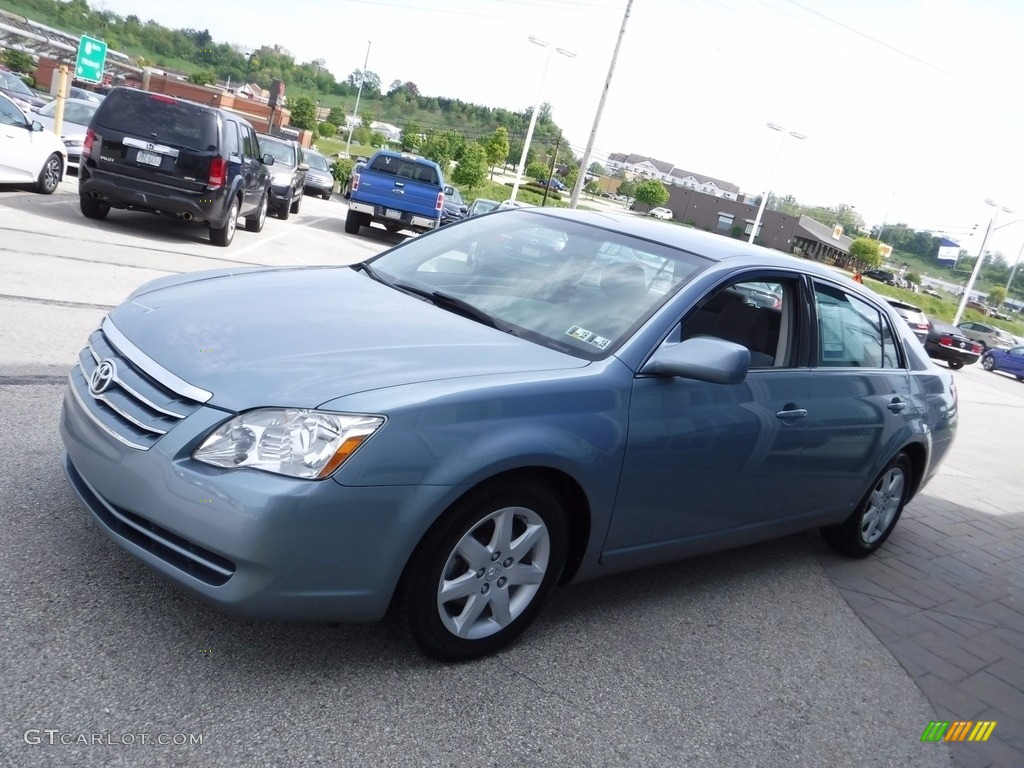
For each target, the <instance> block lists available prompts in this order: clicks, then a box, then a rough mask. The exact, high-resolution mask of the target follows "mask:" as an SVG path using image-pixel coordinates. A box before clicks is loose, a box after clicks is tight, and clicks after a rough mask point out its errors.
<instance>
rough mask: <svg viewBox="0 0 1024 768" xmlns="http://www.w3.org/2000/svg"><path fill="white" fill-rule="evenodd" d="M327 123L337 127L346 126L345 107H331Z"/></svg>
mask: <svg viewBox="0 0 1024 768" xmlns="http://www.w3.org/2000/svg"><path fill="white" fill-rule="evenodd" d="M327 122H328V123H334V124H335V125H345V110H344V108H343V107H331V111H330V112H328V113H327Z"/></svg>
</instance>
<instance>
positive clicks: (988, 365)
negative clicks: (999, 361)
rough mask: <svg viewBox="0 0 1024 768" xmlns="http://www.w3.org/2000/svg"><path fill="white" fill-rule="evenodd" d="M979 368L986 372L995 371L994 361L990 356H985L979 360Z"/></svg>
mask: <svg viewBox="0 0 1024 768" xmlns="http://www.w3.org/2000/svg"><path fill="white" fill-rule="evenodd" d="M981 367H982V368H984V369H985V370H986V371H994V370H995V369H996V359H995V358H994V357H992V355H985V356H984V357H983V358H981Z"/></svg>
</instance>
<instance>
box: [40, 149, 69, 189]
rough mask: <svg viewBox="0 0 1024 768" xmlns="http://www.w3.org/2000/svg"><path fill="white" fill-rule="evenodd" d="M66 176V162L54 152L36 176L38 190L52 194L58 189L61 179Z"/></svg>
mask: <svg viewBox="0 0 1024 768" xmlns="http://www.w3.org/2000/svg"><path fill="white" fill-rule="evenodd" d="M62 178H64V163H63V162H62V161H61V159H60V155H58V154H57V153H56V152H54V153H53V154H52V155H50V156H49V157H48V158H46V162H45V163H43V167H42V170H40V171H39V176H38V177H37V178H36V192H39V193H40V194H43V195H52V194H53V193H54V192H56V191H57V187H58V185H60V180H61V179H62Z"/></svg>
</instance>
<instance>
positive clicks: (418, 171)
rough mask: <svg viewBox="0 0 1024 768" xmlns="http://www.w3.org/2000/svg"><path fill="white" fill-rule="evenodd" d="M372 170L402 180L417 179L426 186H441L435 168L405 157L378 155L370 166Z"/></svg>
mask: <svg viewBox="0 0 1024 768" xmlns="http://www.w3.org/2000/svg"><path fill="white" fill-rule="evenodd" d="M370 170H371V171H377V172H378V173H387V174H389V175H391V176H398V177H399V178H402V179H415V180H416V181H422V182H423V183H425V184H437V185H438V186H440V184H441V181H440V179H439V178H438V177H437V169H436V168H434V166H432V165H427V164H426V163H417V162H416V161H415V160H407V159H405V158H403V157H392V156H391V155H377V157H375V158H374V159H373V162H372V163H371V164H370Z"/></svg>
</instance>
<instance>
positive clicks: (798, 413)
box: [775, 406, 807, 421]
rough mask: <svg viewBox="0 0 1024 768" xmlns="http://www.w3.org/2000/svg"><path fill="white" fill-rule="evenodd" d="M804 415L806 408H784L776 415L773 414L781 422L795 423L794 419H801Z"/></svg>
mask: <svg viewBox="0 0 1024 768" xmlns="http://www.w3.org/2000/svg"><path fill="white" fill-rule="evenodd" d="M806 415H807V409H806V408H796V407H790V406H786V409H785V410H782V411H779V412H778V413H776V414H775V416H776V417H777V418H780V419H782V420H783V421H795V420H796V419H802V418H803V417H804V416H806Z"/></svg>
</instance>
